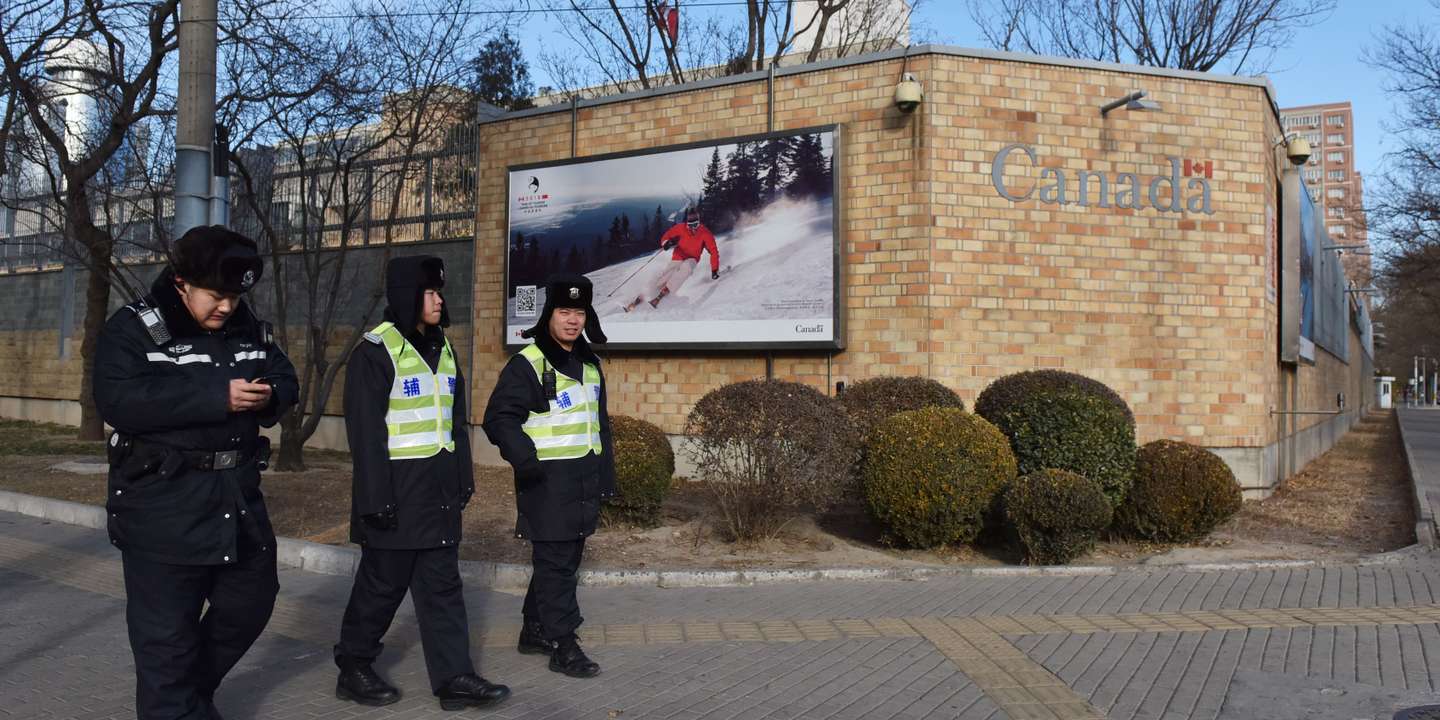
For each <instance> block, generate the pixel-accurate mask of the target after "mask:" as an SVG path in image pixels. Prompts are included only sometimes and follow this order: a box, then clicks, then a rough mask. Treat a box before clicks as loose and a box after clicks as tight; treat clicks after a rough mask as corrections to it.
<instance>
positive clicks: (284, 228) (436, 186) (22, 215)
mask: <svg viewBox="0 0 1440 720" xmlns="http://www.w3.org/2000/svg"><path fill="white" fill-rule="evenodd" d="M376 145H377V147H374V148H372V149H369V150H368V151H366V150H363V149H362V150H360V151H357V152H355V153H352V154H349V155H347V154H346V152H345V149H344V148H339V149H338V151H337V148H336V147H335V146H334V144H333V143H332V144H328V145H327V144H323V143H309V144H307V145H306V146H305V147H304V148H303V149H302V150H301V151H299V152H294V151H291V152H286V151H284V150H279V151H277V150H275V149H270V148H267V149H262V150H254V151H251V150H247V151H244V152H245V161H246V162H247V163H252V164H253V166H254V167H252V177H254V178H255V180H256V185H255V187H254V192H253V196H252V195H250V194H248V191H247V189H246V188H245V186H244V184H243V183H242V182H240V181H239V178H238V177H234V176H232V178H231V181H230V191H231V192H230V195H231V197H230V218H231V223H230V225H231V227H233V228H234V229H236V230H237V231H239V232H241V233H244V234H246V235H247V236H249V237H252V238H255V239H256V240H257V241H258V242H261V243H262V244H264V245H266V248H267V249H268V241H267V238H269V237H271V234H270V233H267V232H266V231H265V223H262V222H260V220H259V217H258V212H263V213H265V214H266V216H267V217H268V219H269V221H270V222H269V227H270V229H271V230H272V231H273V236H274V237H275V238H276V239H277V240H278V242H279V244H280V246H281V247H280V248H279V249H280V251H281V252H303V251H307V250H321V251H323V250H327V249H338V248H342V247H351V246H370V245H382V244H391V243H408V242H421V241H430V240H455V239H460V238H466V239H471V238H473V237H474V230H475V177H476V172H475V168H476V152H477V148H478V126H476V125H473V124H469V125H458V126H455V127H453V128H451V129H450V130H449V131H448V132H446V133H445V136H444V138H443V141H439V142H436V143H432V144H431V146H430V147H426V148H424V149H423V150H415V151H411V152H404V151H401V150H398V149H397V148H396V147H395V145H394V143H391V144H388V145H386V144H379V143H377V144H376ZM257 170H258V172H257ZM92 205H94V207H95V210H94V217H95V218H96V222H97V225H99V226H100V227H102V228H104V229H105V230H107V231H108V232H109V233H110V235H111V237H112V238H114V240H115V246H114V257H115V258H116V260H117V261H119V262H123V263H146V262H155V261H157V260H160V259H162V258H163V257H164V253H165V248H166V247H168V244H169V241H170V240H171V239H172V233H171V228H173V227H174V197H173V191H172V190H170V189H168V188H167V189H160V190H155V191H136V190H132V191H122V192H112V193H110V194H109V195H108V196H107V197H96V198H94V199H92ZM64 215H65V213H64V212H63V209H62V208H61V206H60V204H59V203H58V202H57V200H56V199H55V197H54V196H53V195H49V194H45V195H37V196H31V197H24V198H14V197H0V273H17V272H33V271H38V270H45V269H53V268H56V267H61V266H64V265H65V264H67V263H70V264H74V263H80V264H83V262H81V259H82V258H83V257H84V255H83V248H80V247H79V246H78V243H76V242H74V240H73V239H71V238H69V237H68V235H67V233H66V231H65V220H64Z"/></svg>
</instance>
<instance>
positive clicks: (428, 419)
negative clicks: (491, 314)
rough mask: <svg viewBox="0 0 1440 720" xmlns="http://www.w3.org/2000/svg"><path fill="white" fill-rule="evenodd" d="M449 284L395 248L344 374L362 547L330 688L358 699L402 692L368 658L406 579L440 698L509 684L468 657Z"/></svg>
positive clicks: (496, 696) (491, 695)
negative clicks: (377, 313)
mask: <svg viewBox="0 0 1440 720" xmlns="http://www.w3.org/2000/svg"><path fill="white" fill-rule="evenodd" d="M444 286H445V265H444V262H443V261H441V259H440V258H438V257H430V256H413V257H397V258H394V259H392V260H391V261H390V262H389V264H388V265H387V266H386V268H385V294H386V299H387V301H388V302H389V305H388V307H386V308H385V321H384V322H382V323H380V325H378V326H377V327H375V328H374V329H372V330H371V331H370V332H368V333H366V334H365V340H366V342H362V343H360V345H359V347H356V348H355V350H354V352H352V353H351V355H350V364H349V367H348V369H347V370H346V375H345V430H346V435H347V437H348V439H349V441H350V455H351V459H352V464H353V467H354V476H353V479H352V492H351V516H350V540H351V541H352V542H355V543H358V544H359V545H360V547H361V553H360V567H359V569H358V570H357V571H356V573H355V584H354V587H353V589H352V590H351V593H350V603H349V605H348V606H347V607H346V608H345V617H344V619H343V621H342V622H341V626H340V642H339V643H338V644H337V645H336V646H335V664H336V665H339V666H340V675H339V678H338V679H337V681H336V683H335V695H336V697H339V698H341V699H344V700H351V701H353V702H357V703H360V704H362V705H389V704H390V703H393V702H396V701H397V700H399V699H400V692H399V691H398V690H396V689H395V688H394V687H393V686H391V685H390V684H389V683H387V682H385V680H384V679H382V678H381V677H380V675H379V674H378V673H376V672H375V670H374V668H373V667H372V663H373V662H374V661H375V658H376V657H377V656H379V654H380V651H381V649H383V647H384V646H383V645H382V644H381V642H380V640H381V638H383V637H384V636H385V632H386V630H388V629H389V628H390V622H391V621H392V620H393V619H394V617H395V611H396V610H397V609H399V607H400V603H401V601H403V600H404V599H405V593H406V591H407V590H408V591H409V593H410V599H411V602H412V603H414V605H415V615H416V618H417V619H418V620H419V622H420V643H421V645H422V647H423V648H424V652H425V669H426V671H427V672H428V674H429V676H430V688H431V691H432V692H433V693H434V694H435V696H436V697H438V698H439V699H440V706H441V707H442V708H444V709H446V710H459V709H463V708H465V707H481V706H487V705H494V704H496V703H499V702H501V701H503V700H504V699H505V698H507V697H509V695H510V689H509V688H507V687H505V686H504V685H497V684H495V683H491V682H488V681H486V680H485V679H484V678H482V677H480V676H479V675H478V674H476V672H475V665H474V663H473V662H472V661H471V658H470V628H469V623H468V622H467V620H466V617H465V596H464V588H463V586H462V585H461V581H460V555H459V544H460V526H461V522H460V520H461V511H463V510H464V508H465V505H466V504H467V503H468V502H469V501H470V496H471V495H472V494H474V492H475V479H474V466H473V465H472V464H471V459H470V438H469V434H468V432H467V430H468V429H469V423H468V422H467V421H466V418H467V415H466V412H465V407H466V397H467V392H466V389H465V378H464V376H463V375H461V373H460V369H459V366H458V364H457V363H456V362H455V355H454V352H453V350H452V348H451V347H450V341H449V340H447V339H446V338H445V332H444V331H443V330H442V329H441V328H443V327H445V326H447V325H449V324H450V315H449V312H448V311H447V310H446V309H445V298H444V297H443V296H442V295H441V293H440V291H441V288H443V287H444Z"/></svg>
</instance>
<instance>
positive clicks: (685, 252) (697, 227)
mask: <svg viewBox="0 0 1440 720" xmlns="http://www.w3.org/2000/svg"><path fill="white" fill-rule="evenodd" d="M660 248H661V249H662V250H672V249H673V250H674V252H672V253H671V254H670V264H669V265H667V266H666V267H665V269H664V270H662V271H661V272H660V274H659V275H657V276H656V277H655V278H654V279H653V280H652V281H651V283H650V285H649V287H648V288H647V289H648V290H649V292H648V293H646V292H642V293H641V294H639V295H636V296H635V299H634V300H631V301H630V302H629V303H628V304H626V305H625V312H630V311H631V310H633V309H634V308H635V306H636V305H639V304H640V302H641V301H642V300H644V299H645V296H646V295H647V294H648V295H649V296H650V307H655V306H657V305H659V304H660V300H661V299H663V298H664V297H665V296H666V295H669V294H670V293H672V292H676V291H678V290H679V289H680V287H681V286H682V285H684V284H685V281H686V280H689V279H690V274H691V273H693V272H695V266H696V265H699V264H700V253H701V251H706V252H709V253H710V279H711V280H718V279H720V253H719V251H718V250H716V249H715V235H714V234H713V233H711V232H710V228H707V227H705V226H704V225H703V224H701V222H700V211H699V210H696V209H695V208H693V207H691V208H686V210H685V222H683V223H675V226H674V227H672V228H670V229H669V230H666V231H665V234H664V235H661V236H660Z"/></svg>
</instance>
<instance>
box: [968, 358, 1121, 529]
mask: <svg viewBox="0 0 1440 720" xmlns="http://www.w3.org/2000/svg"><path fill="white" fill-rule="evenodd" d="M975 412H976V414H978V415H980V416H981V417H983V418H985V419H986V420H989V421H990V422H992V423H994V424H995V426H996V427H998V428H1000V431H1001V432H1003V433H1005V436H1006V437H1008V438H1009V439H1010V447H1011V449H1012V450H1014V452H1015V459H1016V461H1017V462H1018V464H1019V472H1020V474H1021V475H1028V474H1030V473H1033V472H1037V471H1040V470H1046V469H1056V470H1069V471H1070V472H1073V473H1076V474H1078V475H1083V476H1085V477H1087V478H1090V479H1091V480H1094V481H1096V482H1098V483H1099V484H1100V488H1101V489H1102V490H1104V492H1105V497H1106V499H1108V500H1109V502H1110V507H1111V508H1116V507H1119V505H1120V503H1121V502H1123V501H1124V500H1125V494H1126V492H1127V491H1129V489H1130V483H1131V481H1132V478H1133V476H1134V473H1135V416H1134V415H1133V414H1131V412H1130V408H1129V407H1128V406H1127V405H1126V404H1125V401H1124V400H1123V399H1121V398H1120V396H1119V395H1117V394H1115V391H1113V390H1111V389H1110V388H1108V387H1106V386H1105V384H1104V383H1101V382H1099V381H1097V380H1092V379H1090V378H1087V377H1085V376H1083V375H1076V374H1075V373H1069V372H1062V371H1059V370H1031V371H1027V372H1021V373H1016V374H1014V375H1007V376H1005V377H1003V378H1000V379H999V380H996V381H995V382H993V383H991V384H990V387H987V388H985V391H984V392H982V393H980V397H979V398H977V399H976V401H975Z"/></svg>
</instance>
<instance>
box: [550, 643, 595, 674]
mask: <svg viewBox="0 0 1440 720" xmlns="http://www.w3.org/2000/svg"><path fill="white" fill-rule="evenodd" d="M550 669H551V670H552V671H554V672H558V673H565V674H566V675H569V676H570V677H577V678H591V677H595V676H596V675H599V674H600V664H599V663H597V662H595V661H594V660H591V659H590V658H588V657H586V656H585V651H584V650H581V649H580V643H579V641H577V640H576V638H575V636H574V635H571V636H570V637H567V638H565V639H564V640H561V641H560V642H558V643H556V644H555V652H553V653H551V654H550Z"/></svg>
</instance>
